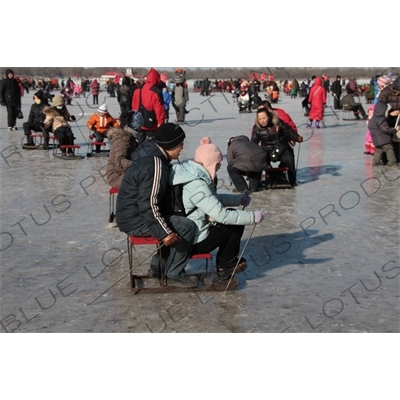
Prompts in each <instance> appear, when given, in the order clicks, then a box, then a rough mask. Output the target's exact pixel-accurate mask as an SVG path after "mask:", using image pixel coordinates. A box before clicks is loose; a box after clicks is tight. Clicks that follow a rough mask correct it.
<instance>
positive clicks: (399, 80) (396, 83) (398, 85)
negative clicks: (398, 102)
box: [392, 75, 400, 90]
mask: <svg viewBox="0 0 400 400" xmlns="http://www.w3.org/2000/svg"><path fill="white" fill-rule="evenodd" d="M392 85H393V88H397V90H400V75H399V76H398V77H397V78H396V79H395V80H394V82H393V83H392Z"/></svg>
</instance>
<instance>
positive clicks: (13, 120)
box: [7, 104, 18, 128]
mask: <svg viewBox="0 0 400 400" xmlns="http://www.w3.org/2000/svg"><path fill="white" fill-rule="evenodd" d="M17 115H18V107H17V106H13V105H9V104H7V122H8V127H9V128H13V127H14V126H16V125H17Z"/></svg>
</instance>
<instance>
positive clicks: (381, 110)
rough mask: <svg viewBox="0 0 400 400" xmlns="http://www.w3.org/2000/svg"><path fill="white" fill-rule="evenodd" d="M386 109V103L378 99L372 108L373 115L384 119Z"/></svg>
mask: <svg viewBox="0 0 400 400" xmlns="http://www.w3.org/2000/svg"><path fill="white" fill-rule="evenodd" d="M387 111H388V106H387V104H386V103H383V102H382V101H378V102H377V103H376V104H375V108H374V117H375V118H376V119H377V118H379V119H386V112H387Z"/></svg>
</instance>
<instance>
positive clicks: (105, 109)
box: [97, 103, 108, 114]
mask: <svg viewBox="0 0 400 400" xmlns="http://www.w3.org/2000/svg"><path fill="white" fill-rule="evenodd" d="M97 111H98V112H100V113H103V114H107V113H108V107H107V104H106V103H104V104H102V105H101V106H100V107H99V108H98V109H97Z"/></svg>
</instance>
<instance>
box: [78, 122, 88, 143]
mask: <svg viewBox="0 0 400 400" xmlns="http://www.w3.org/2000/svg"><path fill="white" fill-rule="evenodd" d="M75 124H76V126H77V128H78V129H79V132H80V133H81V135H82V137H83V140H84V141H85V142H86V144H87V145H88V144H89V142H88V141H87V140H86V139H85V136H84V134H83V132H82V130H81V128H80V127H79V125H78V122H76V121H75Z"/></svg>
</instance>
